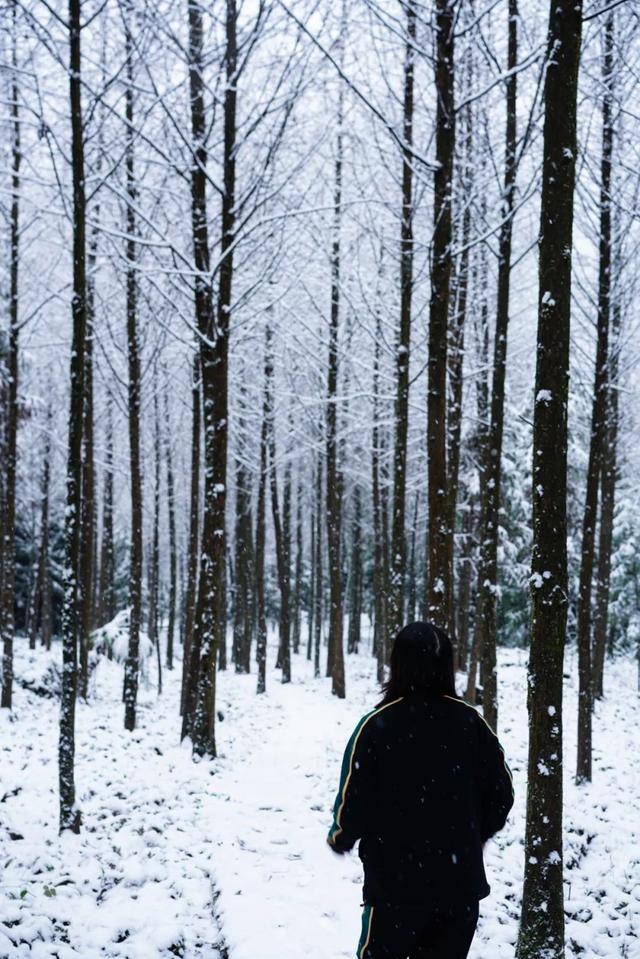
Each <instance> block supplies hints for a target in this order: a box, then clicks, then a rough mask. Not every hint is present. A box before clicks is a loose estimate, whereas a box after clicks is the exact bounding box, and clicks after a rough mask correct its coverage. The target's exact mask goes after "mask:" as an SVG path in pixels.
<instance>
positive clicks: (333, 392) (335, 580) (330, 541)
mask: <svg viewBox="0 0 640 959" xmlns="http://www.w3.org/2000/svg"><path fill="white" fill-rule="evenodd" d="M343 13H344V7H343ZM343 30H344V16H343ZM343 50H344V37H342V39H341V42H340V59H341V60H342V57H343ZM343 122H344V84H342V83H341V84H340V88H339V92H338V117H337V136H336V155H335V162H334V187H333V238H332V244H331V313H330V320H329V357H328V366H327V412H326V431H325V442H326V447H327V448H326V457H327V483H326V497H327V551H328V560H329V562H328V571H329V658H328V665H327V670H328V672H329V674H330V675H331V690H332V692H333V694H334V695H335V696H338V697H339V698H340V699H344V696H345V676H344V642H343V636H342V632H343V614H342V565H341V546H342V543H341V539H342V528H341V516H342V503H341V490H342V482H341V477H340V464H339V462H338V459H339V456H338V454H339V443H338V367H339V353H338V339H339V325H340V265H341V264H340V231H341V223H342V172H343V160H344V157H343V153H344V130H343Z"/></svg>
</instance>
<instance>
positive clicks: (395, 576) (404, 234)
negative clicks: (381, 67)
mask: <svg viewBox="0 0 640 959" xmlns="http://www.w3.org/2000/svg"><path fill="white" fill-rule="evenodd" d="M405 30H406V41H405V54H404V57H405V59H404V102H403V111H402V130H403V133H402V140H403V151H402V219H401V224H400V329H399V331H398V340H397V345H396V395H395V405H394V416H393V421H394V429H395V436H394V446H393V505H392V516H391V569H390V574H391V575H390V580H391V581H390V583H389V603H388V606H387V622H386V628H387V631H388V635H387V637H386V642H387V645H390V644H391V642H392V640H393V637H394V636H395V635H396V633H397V632H398V631H399V630H400V629H401V627H402V625H403V619H404V590H405V566H406V541H405V507H406V490H407V431H408V428H409V363H410V356H411V298H412V295H413V163H414V159H413V88H414V61H415V46H416V5H415V2H414V0H408V2H407V4H406V25H405Z"/></svg>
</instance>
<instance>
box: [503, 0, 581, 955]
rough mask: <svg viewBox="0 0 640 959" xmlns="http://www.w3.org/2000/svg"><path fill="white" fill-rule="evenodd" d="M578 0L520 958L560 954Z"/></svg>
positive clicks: (558, 31) (565, 147) (555, 141)
mask: <svg viewBox="0 0 640 959" xmlns="http://www.w3.org/2000/svg"><path fill="white" fill-rule="evenodd" d="M581 32H582V3H581V2H580V0H551V4H550V11H549V34H548V57H549V59H548V64H547V75H546V80H545V90H544V109H545V117H544V133H543V166H542V196H541V210H540V241H539V242H540V246H539V249H540V261H539V299H538V339H537V357H536V382H535V409H534V421H533V490H532V496H533V555H532V559H531V647H530V652H529V670H528V676H529V684H528V709H529V762H528V779H527V821H526V831H525V848H524V858H525V869H524V888H523V896H522V917H521V920H520V931H519V936H518V945H517V955H518V959H539V957H540V956H541V955H545V956H548V957H549V959H560V957H562V956H564V904H563V897H564V896H563V886H562V878H563V877H562V863H563V858H562V672H563V658H564V643H565V631H566V620H567V399H568V389H569V329H570V317H571V250H572V231H573V193H574V178H575V162H576V114H577V105H576V100H577V87H578V65H579V62H580V42H581Z"/></svg>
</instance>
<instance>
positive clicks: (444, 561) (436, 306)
mask: <svg viewBox="0 0 640 959" xmlns="http://www.w3.org/2000/svg"><path fill="white" fill-rule="evenodd" d="M455 7H456V4H455V0H436V94H437V112H436V171H435V173H434V214H433V215H434V231H433V244H432V263H431V302H430V307H429V361H428V402H427V452H428V487H429V524H428V542H427V549H428V556H429V567H428V587H427V606H428V614H429V618H430V619H431V620H433V621H434V622H435V623H436V624H438V625H439V626H442V627H443V628H445V629H448V630H449V631H451V607H452V602H451V581H450V575H449V556H450V547H449V538H450V537H451V536H452V535H453V531H452V530H451V529H450V527H449V518H448V514H447V429H446V412H447V326H448V317H449V300H450V276H451V244H452V228H451V192H452V179H453V158H454V148H455V111H454V61H453V57H454V18H455Z"/></svg>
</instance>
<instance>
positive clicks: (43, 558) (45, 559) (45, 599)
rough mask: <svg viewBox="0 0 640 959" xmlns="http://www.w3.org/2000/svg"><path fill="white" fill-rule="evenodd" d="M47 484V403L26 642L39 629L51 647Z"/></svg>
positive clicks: (49, 442) (49, 452)
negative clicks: (34, 571)
mask: <svg viewBox="0 0 640 959" xmlns="http://www.w3.org/2000/svg"><path fill="white" fill-rule="evenodd" d="M50 488H51V407H49V408H48V410H47V431H46V436H45V443H44V451H43V456H42V489H41V496H40V549H39V551H38V572H37V578H36V590H35V592H36V602H35V604H34V610H35V615H34V617H33V620H32V622H31V630H30V636H29V645H30V646H31V648H32V649H35V646H36V634H37V630H38V627H39V629H40V638H41V641H42V645H43V646H45V647H46V648H47V649H51V631H52V623H51V557H50V555H49V552H50V551H49V500H50Z"/></svg>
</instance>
